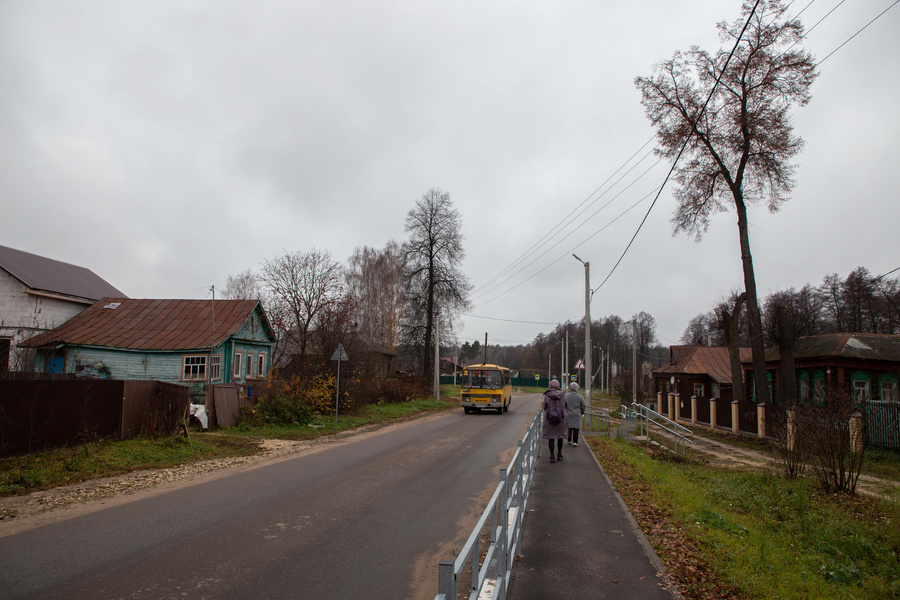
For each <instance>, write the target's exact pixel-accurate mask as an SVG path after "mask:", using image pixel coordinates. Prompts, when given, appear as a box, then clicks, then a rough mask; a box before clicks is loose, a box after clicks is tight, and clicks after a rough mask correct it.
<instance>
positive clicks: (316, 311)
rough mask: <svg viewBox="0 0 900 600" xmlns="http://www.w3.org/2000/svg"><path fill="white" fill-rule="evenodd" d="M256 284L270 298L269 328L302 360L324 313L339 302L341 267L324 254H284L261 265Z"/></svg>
mask: <svg viewBox="0 0 900 600" xmlns="http://www.w3.org/2000/svg"><path fill="white" fill-rule="evenodd" d="M259 280H260V281H261V282H262V284H263V285H264V286H265V287H266V288H267V291H268V292H269V293H270V295H271V301H270V302H271V304H270V306H267V307H266V310H267V311H268V313H269V319H270V321H271V322H272V325H273V327H275V328H276V329H277V330H279V333H280V334H281V337H283V339H284V341H285V342H290V343H291V344H293V345H294V346H295V347H296V350H297V354H299V355H300V356H304V355H305V354H306V351H307V346H308V345H309V342H310V339H311V336H312V334H313V333H315V331H316V330H317V329H318V327H319V325H320V324H321V320H322V317H323V315H324V314H325V312H324V311H325V310H326V308H327V307H329V306H330V305H331V304H332V303H334V302H337V301H339V300H340V299H341V296H342V292H343V288H342V286H341V267H340V265H339V264H338V263H336V262H335V261H334V260H333V259H332V258H331V254H330V253H329V252H328V251H322V250H316V249H313V250H310V251H309V252H295V253H293V254H291V253H285V254H284V255H282V256H278V257H276V258H274V259H272V260H267V261H265V263H264V264H263V268H262V271H261V272H260V274H259Z"/></svg>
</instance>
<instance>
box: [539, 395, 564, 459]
mask: <svg viewBox="0 0 900 600" xmlns="http://www.w3.org/2000/svg"><path fill="white" fill-rule="evenodd" d="M541 408H543V409H544V419H543V423H542V425H541V438H542V439H545V440H550V462H556V461H558V460H562V459H563V456H562V446H563V439H564V438H565V437H566V433H567V432H568V431H569V419H568V418H567V411H566V394H565V392H563V391H562V390H561V389H559V382H558V381H557V380H555V379H553V380H551V381H550V389H549V390H547V391H546V392H544V401H543V402H542V403H541ZM557 408H558V409H559V416H560V421H559V423H553V422H551V416H550V414H551V412H556V409H557ZM554 446H556V447H555V448H554ZM554 451H555V452H556V454H554Z"/></svg>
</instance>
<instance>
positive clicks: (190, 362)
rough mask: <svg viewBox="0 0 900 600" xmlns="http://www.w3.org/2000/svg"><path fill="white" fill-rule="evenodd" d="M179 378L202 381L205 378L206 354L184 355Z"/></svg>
mask: <svg viewBox="0 0 900 600" xmlns="http://www.w3.org/2000/svg"><path fill="white" fill-rule="evenodd" d="M181 378H182V379H183V380H185V381H203V380H205V379H206V356H204V355H195V356H185V357H184V369H183V371H182V376H181Z"/></svg>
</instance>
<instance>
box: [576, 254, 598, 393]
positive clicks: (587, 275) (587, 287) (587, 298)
mask: <svg viewBox="0 0 900 600" xmlns="http://www.w3.org/2000/svg"><path fill="white" fill-rule="evenodd" d="M572 256H575V255H574V254H573V255H572ZM575 259H576V260H578V262H580V263H581V264H583V265H584V354H585V357H584V372H585V373H586V374H587V375H586V376H585V378H584V388H585V391H584V398H585V402H586V404H587V405H588V406H590V405H591V379H593V375H594V373H593V370H592V369H591V354H593V352H591V263H589V262H585V261H583V260H581V259H580V258H578V257H577V256H575Z"/></svg>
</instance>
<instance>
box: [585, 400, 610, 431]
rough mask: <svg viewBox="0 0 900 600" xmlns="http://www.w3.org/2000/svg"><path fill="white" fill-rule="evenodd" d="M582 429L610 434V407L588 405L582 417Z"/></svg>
mask: <svg viewBox="0 0 900 600" xmlns="http://www.w3.org/2000/svg"><path fill="white" fill-rule="evenodd" d="M581 431H583V432H585V433H602V432H604V431H605V432H606V434H607V435H609V409H608V408H596V407H593V406H588V407H586V408H585V411H584V415H582V417H581Z"/></svg>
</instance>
